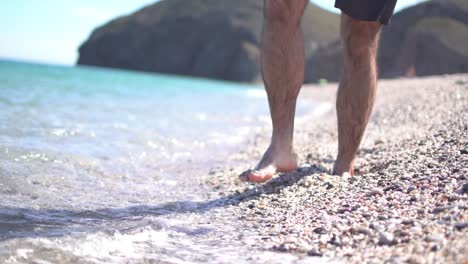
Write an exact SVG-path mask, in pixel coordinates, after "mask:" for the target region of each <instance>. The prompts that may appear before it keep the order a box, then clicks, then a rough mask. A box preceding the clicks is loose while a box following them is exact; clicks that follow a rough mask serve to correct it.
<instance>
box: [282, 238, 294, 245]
mask: <svg viewBox="0 0 468 264" xmlns="http://www.w3.org/2000/svg"><path fill="white" fill-rule="evenodd" d="M283 243H284V244H296V243H297V237H294V236H289V237H286V238H285V239H284V242H283Z"/></svg>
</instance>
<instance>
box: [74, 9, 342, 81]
mask: <svg viewBox="0 0 468 264" xmlns="http://www.w3.org/2000/svg"><path fill="white" fill-rule="evenodd" d="M262 12H263V1H260V0H190V1H186V0H163V1H160V2H158V3H155V4H153V5H150V6H147V7H145V8H143V9H141V10H139V11H137V12H135V13H134V14H131V15H128V16H124V17H120V18H117V19H115V20H113V21H110V22H109V23H107V24H106V25H104V26H101V27H99V28H97V29H96V30H95V31H94V32H93V33H92V34H91V36H90V37H89V39H88V40H87V41H86V42H85V43H83V44H82V45H81V47H80V49H79V59H78V64H81V65H92V66H100V67H111V68H120V69H131V70H140V71H147V72H158V73H170V74H179V75H186V76H197V77H205V78H213V79H221V80H230V81H241V82H253V81H259V80H260V67H259V57H260V39H261V38H260V37H261V36H260V33H261V29H262V23H263V21H262V20H263V15H262ZM302 22H303V25H304V26H303V31H304V37H305V46H306V50H307V57H310V56H311V55H312V54H313V53H314V52H315V50H316V48H317V47H318V46H320V45H323V44H326V43H329V42H330V41H333V40H335V39H336V38H337V37H338V31H339V16H338V15H336V14H332V13H330V12H327V11H325V10H322V9H320V8H318V7H317V6H315V5H313V4H310V5H308V7H307V10H306V11H305V15H304V17H303V21H302Z"/></svg>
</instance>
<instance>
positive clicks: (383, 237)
mask: <svg viewBox="0 0 468 264" xmlns="http://www.w3.org/2000/svg"><path fill="white" fill-rule="evenodd" d="M392 244H393V235H392V234H390V233H387V232H381V233H380V234H379V245H385V246H390V245H392Z"/></svg>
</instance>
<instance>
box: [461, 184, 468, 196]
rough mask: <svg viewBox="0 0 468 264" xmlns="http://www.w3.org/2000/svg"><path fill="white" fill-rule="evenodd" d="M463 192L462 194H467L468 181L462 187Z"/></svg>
mask: <svg viewBox="0 0 468 264" xmlns="http://www.w3.org/2000/svg"><path fill="white" fill-rule="evenodd" d="M461 193H462V194H467V193H468V182H466V183H465V184H463V187H462V188H461Z"/></svg>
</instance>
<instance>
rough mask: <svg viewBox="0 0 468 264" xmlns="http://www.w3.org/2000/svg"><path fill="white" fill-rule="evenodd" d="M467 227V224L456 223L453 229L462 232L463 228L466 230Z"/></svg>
mask: <svg viewBox="0 0 468 264" xmlns="http://www.w3.org/2000/svg"><path fill="white" fill-rule="evenodd" d="M467 227H468V222H464V223H456V224H455V228H456V229H457V230H463V229H465V228H467Z"/></svg>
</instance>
